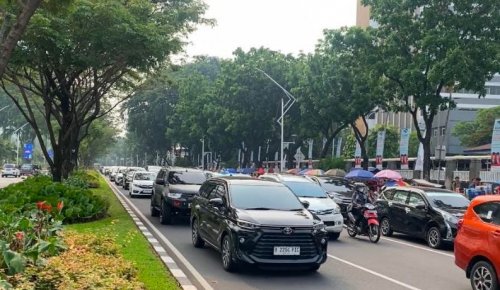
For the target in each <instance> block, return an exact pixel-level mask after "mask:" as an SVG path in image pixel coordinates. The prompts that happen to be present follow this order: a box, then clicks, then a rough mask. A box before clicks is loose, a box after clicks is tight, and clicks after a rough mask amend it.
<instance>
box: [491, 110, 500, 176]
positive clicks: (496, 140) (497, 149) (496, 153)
mask: <svg viewBox="0 0 500 290" xmlns="http://www.w3.org/2000/svg"><path fill="white" fill-rule="evenodd" d="M491 171H500V119H496V120H495V124H494V126H493V134H492V136H491Z"/></svg>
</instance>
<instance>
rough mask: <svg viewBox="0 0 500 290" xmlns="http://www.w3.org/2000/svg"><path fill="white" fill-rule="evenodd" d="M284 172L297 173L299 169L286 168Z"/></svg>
mask: <svg viewBox="0 0 500 290" xmlns="http://www.w3.org/2000/svg"><path fill="white" fill-rule="evenodd" d="M286 173H290V174H297V173H299V169H297V168H292V169H288V170H287V171H286Z"/></svg>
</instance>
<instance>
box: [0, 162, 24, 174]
mask: <svg viewBox="0 0 500 290" xmlns="http://www.w3.org/2000/svg"><path fill="white" fill-rule="evenodd" d="M20 175H21V173H20V172H19V169H17V167H16V165H15V164H10V163H7V164H4V165H3V167H2V177H7V176H14V177H19V176H20Z"/></svg>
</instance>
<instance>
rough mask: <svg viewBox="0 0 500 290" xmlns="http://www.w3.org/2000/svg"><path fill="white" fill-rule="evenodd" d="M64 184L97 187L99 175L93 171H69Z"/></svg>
mask: <svg viewBox="0 0 500 290" xmlns="http://www.w3.org/2000/svg"><path fill="white" fill-rule="evenodd" d="M64 184H66V185H70V186H74V187H79V188H98V187H99V177H98V176H97V173H96V172H95V171H90V170H77V171H73V172H72V173H71V175H70V176H69V177H68V179H66V180H65V181H64Z"/></svg>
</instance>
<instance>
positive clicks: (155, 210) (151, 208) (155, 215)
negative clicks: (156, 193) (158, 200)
mask: <svg viewBox="0 0 500 290" xmlns="http://www.w3.org/2000/svg"><path fill="white" fill-rule="evenodd" d="M149 210H150V212H151V216H152V217H157V216H158V215H160V212H159V211H158V210H157V209H156V207H155V206H154V204H153V197H151V204H150V205H149Z"/></svg>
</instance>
